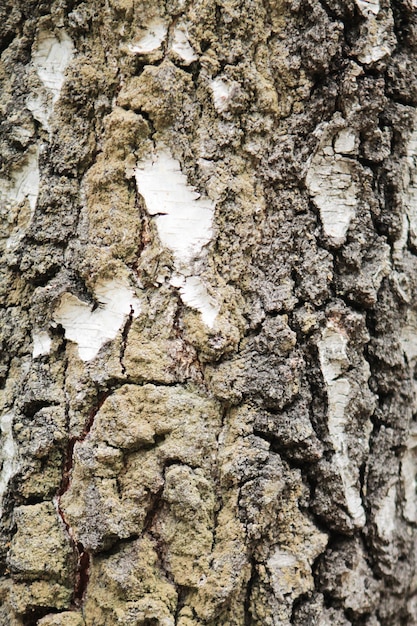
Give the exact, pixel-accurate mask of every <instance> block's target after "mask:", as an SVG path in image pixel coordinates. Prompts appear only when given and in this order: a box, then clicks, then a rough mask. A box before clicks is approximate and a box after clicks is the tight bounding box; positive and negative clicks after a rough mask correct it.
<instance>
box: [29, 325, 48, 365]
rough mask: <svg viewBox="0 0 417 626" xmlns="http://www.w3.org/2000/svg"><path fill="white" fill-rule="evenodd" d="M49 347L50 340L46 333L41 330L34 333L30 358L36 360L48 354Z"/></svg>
mask: <svg viewBox="0 0 417 626" xmlns="http://www.w3.org/2000/svg"><path fill="white" fill-rule="evenodd" d="M51 345H52V340H51V338H50V336H49V334H48V333H47V332H46V331H44V330H42V331H40V332H39V333H34V334H33V351H32V357H33V358H34V359H37V358H38V357H39V356H43V355H45V354H49V352H50V350H51Z"/></svg>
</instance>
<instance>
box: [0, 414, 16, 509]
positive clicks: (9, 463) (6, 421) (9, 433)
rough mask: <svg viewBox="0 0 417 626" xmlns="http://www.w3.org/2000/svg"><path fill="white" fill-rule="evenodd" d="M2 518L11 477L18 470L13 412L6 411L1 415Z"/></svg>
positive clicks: (0, 476)
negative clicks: (3, 502) (4, 500)
mask: <svg viewBox="0 0 417 626" xmlns="http://www.w3.org/2000/svg"><path fill="white" fill-rule="evenodd" d="M0 431H1V433H0V435H1V439H0V441H1V448H0V464H1V472H0V518H1V516H2V514H3V508H2V501H3V497H4V494H5V493H6V490H7V485H8V484H9V481H10V479H11V478H12V476H14V474H15V473H16V472H17V469H18V463H17V449H16V445H15V442H14V439H13V413H12V412H9V413H4V414H3V415H2V416H1V417H0Z"/></svg>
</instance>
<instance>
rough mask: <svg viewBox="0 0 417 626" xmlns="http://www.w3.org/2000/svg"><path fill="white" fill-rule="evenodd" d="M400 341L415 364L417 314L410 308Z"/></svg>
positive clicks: (408, 357)
mask: <svg viewBox="0 0 417 626" xmlns="http://www.w3.org/2000/svg"><path fill="white" fill-rule="evenodd" d="M400 343H401V347H402V349H403V351H404V353H405V354H406V356H407V360H408V362H409V364H410V365H412V366H414V365H415V362H416V359H417V315H416V313H415V311H412V310H409V311H408V313H407V321H406V324H405V325H404V326H403V328H402V329H401V335H400Z"/></svg>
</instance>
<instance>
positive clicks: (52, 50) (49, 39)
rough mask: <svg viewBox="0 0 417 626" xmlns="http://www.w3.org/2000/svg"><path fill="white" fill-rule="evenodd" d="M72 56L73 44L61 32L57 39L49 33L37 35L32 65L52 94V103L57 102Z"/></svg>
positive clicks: (44, 32)
mask: <svg viewBox="0 0 417 626" xmlns="http://www.w3.org/2000/svg"><path fill="white" fill-rule="evenodd" d="M73 54H74V44H73V43H72V40H71V39H70V38H69V37H68V35H67V34H66V33H65V32H64V31H62V32H60V33H59V38H58V37H57V36H56V35H54V34H53V33H51V32H49V31H41V32H40V33H39V36H38V39H37V42H36V47H35V50H34V51H33V54H32V63H33V65H34V66H35V68H36V72H37V74H38V76H39V78H40V79H41V81H42V83H43V85H44V86H45V87H46V89H48V91H50V92H51V93H52V98H53V101H54V103H55V102H56V101H57V100H58V98H59V94H60V93H61V89H62V85H63V84H64V80H65V70H66V69H67V67H68V64H69V62H70V61H71V59H72V57H73Z"/></svg>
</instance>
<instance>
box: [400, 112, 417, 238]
mask: <svg viewBox="0 0 417 626" xmlns="http://www.w3.org/2000/svg"><path fill="white" fill-rule="evenodd" d="M415 125H416V128H415V130H414V131H413V133H412V134H411V137H410V139H409V141H408V144H407V163H406V167H405V168H404V179H403V202H404V205H405V209H406V211H407V216H408V220H409V223H410V241H411V244H412V245H413V246H414V247H417V117H416V118H415Z"/></svg>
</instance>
